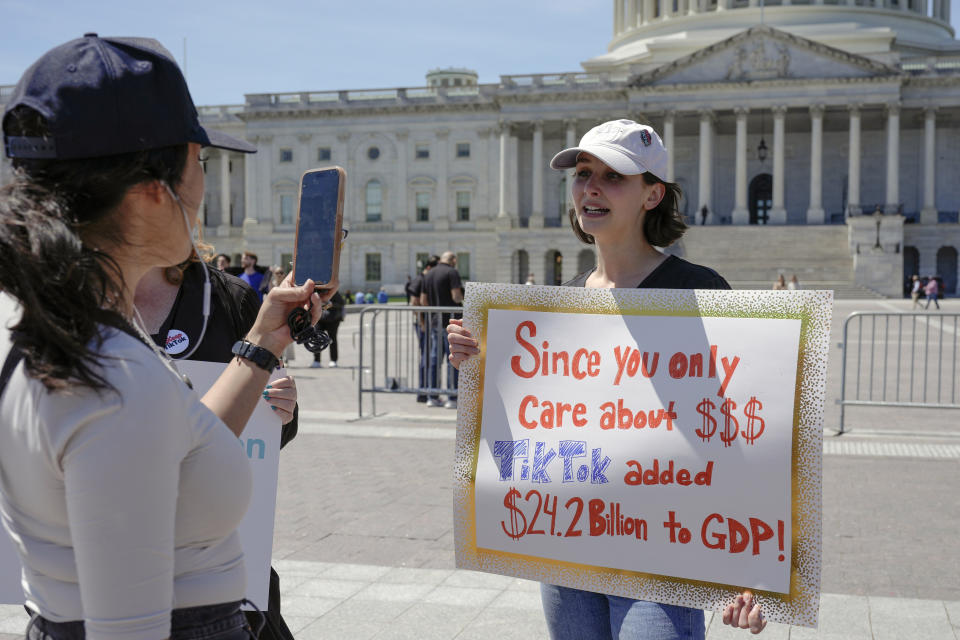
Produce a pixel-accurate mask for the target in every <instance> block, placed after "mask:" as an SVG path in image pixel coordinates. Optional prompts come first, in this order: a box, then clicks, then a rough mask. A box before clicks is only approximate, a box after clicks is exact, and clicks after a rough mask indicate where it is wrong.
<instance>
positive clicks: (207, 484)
mask: <svg viewBox="0 0 960 640" xmlns="http://www.w3.org/2000/svg"><path fill="white" fill-rule="evenodd" d="M121 114H135V115H136V117H121ZM2 128H3V136H4V143H5V149H6V153H7V155H8V156H10V157H11V158H12V159H13V165H14V175H13V178H12V181H11V182H10V183H9V184H7V185H6V186H4V187H3V188H2V190H0V290H2V291H4V292H5V293H6V294H8V295H10V296H12V297H13V298H14V299H15V300H16V301H17V302H18V304H19V308H20V314H21V315H20V317H19V319H18V320H17V321H16V322H15V323H14V324H13V326H12V327H10V329H11V343H12V346H11V347H10V350H9V352H8V353H7V354H4V357H5V360H4V362H3V367H2V373H0V394H2V395H0V470H2V473H0V516H2V520H3V525H4V527H5V528H6V530H7V531H8V532H9V533H10V534H11V538H12V539H13V540H14V541H15V546H16V549H17V551H18V553H19V557H20V560H21V564H22V567H23V573H22V586H23V590H24V596H25V606H26V609H27V611H28V613H29V615H30V619H29V621H28V622H27V623H26V631H25V636H26V637H27V638H28V639H29V640H80V639H82V638H85V637H87V636H89V637H90V638H136V639H140V638H144V639H147V638H168V639H170V640H188V639H189V640H214V639H215V640H240V639H246V638H250V637H258V636H259V637H264V638H285V639H289V638H292V636H291V634H290V632H289V629H287V628H286V625H285V624H284V623H283V619H282V617H281V616H280V595H279V594H280V590H279V577H278V576H277V575H276V573H275V572H273V573H272V575H271V580H270V590H269V593H270V595H269V601H268V602H266V603H249V604H252V605H253V608H254V609H256V610H257V611H256V612H255V613H252V614H248V613H244V611H243V610H242V609H241V607H242V605H243V604H244V602H245V598H244V597H245V593H246V584H245V582H246V573H245V568H244V558H243V551H242V548H241V545H240V541H239V537H238V534H237V528H238V526H239V524H240V521H241V519H242V518H243V517H244V515H245V514H246V511H247V506H248V504H249V501H250V496H251V482H252V480H251V472H250V468H249V464H248V461H247V459H246V457H245V453H244V451H243V450H242V448H241V447H238V446H237V438H238V437H239V436H240V435H241V434H242V433H243V431H244V429H245V427H246V424H247V421H248V420H249V418H250V416H251V414H252V413H253V410H254V409H255V407H256V406H258V403H260V402H265V403H267V404H268V405H269V406H270V407H271V408H272V409H273V411H274V412H276V414H277V415H278V418H279V419H278V423H279V425H280V426H279V428H280V429H281V430H282V432H281V442H282V445H283V444H286V443H287V442H288V441H289V440H290V439H291V438H293V436H294V435H295V433H296V430H297V414H298V409H297V390H296V384H295V382H294V381H293V380H292V379H289V378H286V379H281V380H277V381H274V382H272V383H270V384H268V379H269V377H270V375H271V374H272V373H273V372H274V370H275V369H276V368H277V366H278V364H280V360H281V358H282V356H283V354H284V352H285V351H286V350H287V348H288V347H289V346H290V345H291V344H292V342H293V336H292V335H291V330H290V327H289V326H288V318H289V317H290V316H291V314H292V313H294V312H296V313H302V312H301V311H300V310H305V311H306V313H307V315H308V317H309V322H310V323H311V324H317V323H320V325H321V326H323V327H325V328H326V330H327V332H328V333H330V334H331V337H333V338H335V337H336V326H337V325H338V324H339V323H340V322H341V321H342V319H343V307H344V304H345V303H346V301H347V298H348V297H349V296H344V297H342V298H340V296H339V294H337V282H336V281H334V282H331V283H327V285H326V286H325V287H324V288H322V289H318V288H317V287H315V286H314V283H313V281H311V280H307V281H306V282H305V283H304V284H303V285H300V286H297V285H295V284H294V282H293V278H292V276H291V274H286V273H285V270H284V269H282V268H274V269H268V268H262V267H260V266H259V265H258V264H257V262H258V261H257V256H256V255H255V254H253V253H251V252H246V253H244V254H243V255H242V256H241V261H240V262H241V264H240V266H239V267H238V268H236V270H235V271H234V270H233V269H232V268H231V266H230V262H231V260H230V258H229V257H228V256H226V255H223V254H221V255H218V256H216V258H215V260H214V261H213V263H212V266H211V265H210V264H209V263H208V262H207V261H206V260H205V256H206V255H207V253H208V249H207V248H206V247H204V246H203V245H201V244H200V243H198V242H196V241H195V239H194V233H195V231H196V227H197V220H198V210H199V207H200V204H201V200H202V198H203V193H204V171H203V166H202V162H203V159H204V157H203V155H202V154H203V149H204V148H206V147H214V148H220V149H226V150H230V151H235V152H240V153H252V152H255V151H256V149H255V148H254V147H253V146H252V145H250V144H249V143H247V142H244V141H241V140H237V139H234V138H231V137H230V136H227V135H225V134H222V133H219V132H216V131H207V130H205V129H204V128H203V127H202V126H201V124H200V122H199V120H198V116H197V111H196V108H195V106H194V104H193V101H192V99H191V97H190V94H189V91H188V89H187V85H186V81H185V79H184V77H183V75H182V73H181V72H180V69H179V68H178V67H177V64H176V62H175V61H174V59H173V56H172V55H171V54H170V53H169V52H168V51H167V50H166V49H164V48H163V47H162V45H160V44H159V43H158V42H156V41H154V40H149V39H144V38H100V37H99V36H97V35H96V34H86V35H84V36H83V37H82V38H79V39H76V40H72V41H70V42H68V43H65V44H63V45H61V46H59V47H56V48H54V49H52V50H51V51H49V52H47V53H46V54H44V56H42V57H41V58H40V59H39V60H38V61H37V62H36V63H34V65H32V66H31V67H30V68H29V69H28V70H27V71H26V72H25V74H24V76H23V77H22V78H21V80H20V82H19V83H18V85H17V86H16V87H15V89H14V91H13V92H12V94H11V95H10V96H9V99H8V101H7V107H6V111H5V114H4V117H3V122H2ZM667 165H668V159H667V150H666V149H665V148H664V146H663V143H662V141H661V139H660V137H659V135H658V134H657V133H656V132H655V131H654V130H653V129H652V128H651V127H649V126H647V125H642V124H638V123H635V122H632V121H629V120H617V121H612V122H608V123H604V124H602V125H599V126H597V127H595V128H593V129H591V130H590V131H589V132H588V133H587V134H586V135H584V137H583V139H582V140H581V142H580V145H579V146H577V147H572V148H569V149H565V150H563V151H561V152H560V153H559V154H557V155H556V156H555V157H554V158H553V160H552V161H551V163H550V166H551V167H552V168H554V169H557V170H573V175H572V183H573V184H572V191H573V198H574V201H575V203H576V208H575V209H571V211H570V214H569V221H570V225H571V228H572V230H573V233H574V234H575V235H576V237H577V238H579V239H580V240H581V241H582V242H584V243H587V244H594V245H595V246H596V249H597V255H598V260H597V264H596V267H594V268H593V269H591V270H589V271H587V272H585V273H583V274H581V275H579V276H577V277H576V278H574V279H573V280H571V281H570V282H567V283H566V285H565V286H574V287H588V288H610V287H641V288H647V287H655V288H680V289H691V288H708V289H728V288H729V285H728V284H727V282H726V280H724V278H723V277H722V276H721V275H720V274H718V273H717V272H715V271H713V270H712V269H710V268H707V267H704V266H699V265H695V264H691V263H689V262H687V261H685V260H683V259H681V258H678V257H676V256H667V255H666V254H664V253H662V252H660V251H658V250H657V248H658V247H665V246H668V245H670V244H671V243H672V242H674V241H675V240H677V239H679V238H680V237H681V236H682V235H683V233H684V231H685V229H686V225H685V224H684V222H683V220H682V218H681V216H680V214H679V212H678V210H677V203H678V200H679V198H680V197H681V193H680V189H679V187H678V186H677V184H675V183H672V182H667V181H666V176H667V173H666V167H667ZM531 282H532V280H531ZM39 284H42V286H38V285H39ZM406 293H407V301H408V303H409V304H411V305H415V306H418V307H423V308H424V311H423V312H422V313H420V314H419V316H418V318H417V320H416V321H415V324H414V330H415V331H416V334H417V337H418V339H419V344H420V349H421V351H420V357H421V367H420V380H419V382H420V388H421V389H424V390H425V394H424V397H423V398H422V399H421V398H418V399H420V400H421V401H422V402H425V403H426V404H427V405H428V406H431V407H438V406H446V407H450V408H454V407H456V406H457V386H458V367H459V365H460V364H461V363H462V362H463V361H464V360H466V359H467V358H470V357H474V356H476V354H477V353H478V345H477V341H476V339H475V338H474V337H473V336H472V335H471V334H470V332H469V331H468V330H467V329H466V328H464V327H463V324H462V320H460V319H459V318H458V317H457V314H455V313H450V312H449V310H448V309H436V308H438V307H440V308H449V307H456V306H459V305H461V304H462V302H463V297H464V289H463V283H462V281H461V278H460V275H459V273H458V271H457V257H456V254H454V253H452V252H449V251H447V252H444V253H442V254H441V255H439V256H432V257H430V259H429V260H428V261H427V263H426V264H425V265H424V266H423V270H422V272H421V273H420V274H418V276H417V277H416V278H414V279H412V280H411V282H410V285H409V287H408V290H407V292H406ZM380 294H382V296H378V297H377V299H378V301H382V302H386V299H385V298H386V292H385V291H381V292H380ZM367 297H368V294H364V298H363V299H364V301H365V302H366V301H367ZM338 298H339V300H338ZM434 309H436V310H435V311H434ZM330 357H331V365H334V364H335V363H336V362H337V348H336V341H335V339H334V341H333V344H332V345H331V351H330ZM185 358H190V359H204V360H210V361H214V362H220V363H223V364H224V367H225V368H224V371H223V373H222V375H221V376H220V377H219V378H218V379H217V381H216V382H215V383H214V384H213V386H212V387H211V388H210V389H209V391H207V392H206V393H205V394H204V395H203V396H202V397H201V396H200V395H198V393H197V392H196V391H195V390H194V389H193V385H192V383H191V381H190V380H189V378H188V377H187V376H185V375H183V374H182V373H181V371H180V369H178V367H177V361H178V360H180V359H185ZM443 361H446V367H445V369H446V380H445V381H442V380H441V377H442V375H441V374H442V371H443V370H444V366H443V364H442V363H443ZM315 362H316V363H317V364H319V360H317V361H315ZM441 396H446V400H445V401H443V402H442V401H441ZM282 445H281V446H282ZM317 490H323V488H322V487H320V488H317ZM541 591H542V602H543V606H544V611H545V615H546V619H547V626H548V628H549V630H550V636H551V637H552V638H555V639H557V638H571V639H572V638H577V639H583V638H588V639H592V638H598V639H599V638H603V639H612V638H623V639H628V638H630V639H642V640H671V639H699V640H702V639H703V638H704V635H705V629H704V614H703V611H701V610H699V609H693V608H688V607H682V606H673V605H667V604H661V603H655V602H644V601H639V600H633V599H629V598H623V597H619V596H614V595H609V594H604V593H593V592H588V591H584V590H580V589H575V588H569V587H563V586H557V585H549V584H544V585H542V590H541ZM261 607H263V608H265V609H266V612H265V613H259V610H260V608H261ZM722 618H723V621H724V622H725V623H726V624H729V625H731V626H733V627H739V628H742V629H749V630H750V631H751V632H753V633H758V632H760V631H761V630H762V629H763V628H764V626H765V625H766V621H765V620H764V618H763V614H762V611H761V608H760V607H759V606H758V605H757V603H756V602H755V600H754V599H753V596H752V594H751V593H749V592H744V594H743V595H740V596H738V597H736V598H735V599H734V600H733V601H732V602H731V603H730V604H729V605H728V606H727V607H726V608H725V610H724V611H723V614H722Z"/></svg>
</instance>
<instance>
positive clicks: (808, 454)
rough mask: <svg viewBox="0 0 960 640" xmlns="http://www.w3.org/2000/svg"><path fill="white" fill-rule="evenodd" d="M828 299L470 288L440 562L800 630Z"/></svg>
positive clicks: (811, 579) (814, 547) (806, 604)
mask: <svg viewBox="0 0 960 640" xmlns="http://www.w3.org/2000/svg"><path fill="white" fill-rule="evenodd" d="M831 308H832V295H831V293H830V292H817V291H803V292H766V291H764V292H759V291H749V292H747V291H736V292H734V291H676V290H670V291H667V290H639V289H631V290H596V289H578V288H570V287H531V286H523V285H493V284H482V283H478V284H475V283H470V284H468V288H467V295H466V298H465V303H464V325H465V326H466V327H467V328H468V329H470V330H471V332H473V333H474V335H476V336H477V337H478V338H479V339H480V341H481V355H480V357H478V358H474V359H471V360H470V361H468V363H466V364H465V366H463V367H462V370H461V371H462V372H461V378H460V392H459V407H460V408H459V416H458V418H459V425H458V427H459V428H458V442H457V460H456V471H455V473H456V482H457V486H456V489H455V492H456V497H455V526H456V537H457V539H456V548H457V565H458V566H460V567H465V568H470V569H479V570H485V571H491V572H494V573H503V574H507V575H516V576H518V577H524V578H529V579H536V580H542V581H545V582H549V583H552V584H560V585H564V586H569V587H576V588H582V589H586V590H591V591H599V592H603V593H612V594H616V595H622V596H627V597H635V598H640V599H644V600H654V601H658V602H664V603H669V604H679V605H684V606H691V607H699V608H708V609H720V608H722V606H724V605H725V604H726V603H727V602H729V601H730V600H731V599H732V598H733V597H735V595H736V594H737V593H739V592H740V591H741V590H742V589H744V588H750V589H752V590H754V591H755V593H757V595H758V597H759V598H760V601H761V602H762V603H763V605H764V610H765V614H766V615H767V617H768V619H772V620H777V621H780V622H788V623H791V624H801V625H806V626H814V625H815V624H816V619H817V606H818V604H817V602H818V598H819V563H820V556H819V548H820V494H819V491H820V488H819V481H820V477H819V476H820V455H821V447H822V445H821V439H822V414H823V393H824V381H825V376H824V375H823V373H824V372H825V370H826V355H827V345H828V341H829V326H830V314H831Z"/></svg>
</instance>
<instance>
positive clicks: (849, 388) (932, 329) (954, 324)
mask: <svg viewBox="0 0 960 640" xmlns="http://www.w3.org/2000/svg"><path fill="white" fill-rule="evenodd" d="M958 319H960V314H956V313H884V312H873V311H863V312H859V311H858V312H856V313H852V314H850V316H849V317H848V318H847V319H846V320H845V321H844V323H843V343H842V344H841V345H840V346H841V347H842V348H843V368H842V373H841V382H840V431H839V433H838V435H839V434H842V433H844V417H845V416H844V414H845V411H846V407H847V406H874V407H917V408H927V409H960V403H958V400H960V393H958V389H957V343H958V335H957V333H958ZM848 376H849V377H848Z"/></svg>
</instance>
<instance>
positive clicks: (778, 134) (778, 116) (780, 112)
mask: <svg viewBox="0 0 960 640" xmlns="http://www.w3.org/2000/svg"><path fill="white" fill-rule="evenodd" d="M772 111H773V203H772V206H771V209H770V221H769V223H770V224H786V223H787V209H786V206H785V205H786V203H785V202H784V197H783V193H784V188H783V187H784V184H783V179H784V164H785V163H784V158H785V153H784V152H785V147H786V135H785V130H784V125H785V122H786V116H787V108H786V107H783V106H777V107H773V109H772Z"/></svg>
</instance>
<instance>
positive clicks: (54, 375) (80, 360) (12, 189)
mask: <svg viewBox="0 0 960 640" xmlns="http://www.w3.org/2000/svg"><path fill="white" fill-rule="evenodd" d="M4 129H5V133H6V134H7V135H9V136H47V135H49V133H48V128H47V125H46V121H45V120H44V118H43V117H42V116H41V115H40V114H39V113H38V112H36V111H34V110H33V109H30V108H29V107H22V106H21V107H17V108H16V109H15V110H14V111H12V112H11V113H10V114H8V115H7V117H6V119H5V121H4ZM186 160H187V145H185V144H184V145H180V146H176V147H165V148H162V149H152V150H147V151H138V152H135V153H126V154H122V155H115V156H106V157H101V158H86V159H82V160H27V159H17V160H15V161H14V175H13V182H11V183H10V184H8V185H7V186H5V187H3V188H2V189H0V289H2V290H3V291H6V292H7V293H9V294H10V295H12V296H13V297H14V298H16V299H17V300H18V301H19V302H20V306H21V309H22V316H21V318H20V321H19V322H18V323H17V324H16V325H14V326H13V327H12V329H13V342H14V345H15V346H16V347H17V348H19V349H20V351H21V352H22V353H23V355H24V363H25V366H26V370H27V373H28V375H30V376H31V377H33V378H36V379H37V380H39V381H40V382H42V383H43V384H44V386H46V387H47V388H48V389H51V390H52V389H62V388H65V387H67V386H69V385H70V384H72V383H79V384H81V385H84V386H87V387H90V388H92V389H97V390H100V389H105V388H109V385H108V384H107V382H106V379H105V378H104V375H103V373H102V372H101V369H100V366H99V364H100V361H101V359H102V358H103V357H104V355H103V354H101V353H99V349H100V347H101V346H102V343H103V339H104V336H103V334H102V333H101V328H102V327H103V326H110V327H119V328H129V323H128V322H127V320H126V319H125V318H124V316H123V314H122V313H121V312H120V311H119V309H120V305H121V302H122V297H123V290H124V282H123V276H122V274H121V272H120V268H119V266H118V265H117V263H116V262H115V261H114V259H113V258H111V257H110V255H109V254H108V253H107V251H106V250H104V249H103V248H102V247H106V248H107V249H109V248H110V247H118V246H121V245H122V244H123V243H124V236H123V225H122V224H121V223H120V221H119V220H118V218H119V216H118V213H117V209H118V207H119V205H120V203H121V202H122V201H123V198H124V196H125V194H126V193H127V191H128V190H129V189H130V188H131V187H133V186H134V185H137V184H141V183H144V182H150V181H153V180H161V181H164V182H166V183H167V184H169V185H171V187H176V186H177V185H179V184H180V182H181V180H182V178H183V172H184V168H185V167H186Z"/></svg>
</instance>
